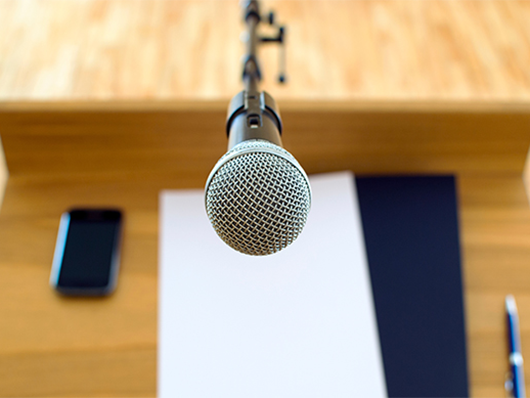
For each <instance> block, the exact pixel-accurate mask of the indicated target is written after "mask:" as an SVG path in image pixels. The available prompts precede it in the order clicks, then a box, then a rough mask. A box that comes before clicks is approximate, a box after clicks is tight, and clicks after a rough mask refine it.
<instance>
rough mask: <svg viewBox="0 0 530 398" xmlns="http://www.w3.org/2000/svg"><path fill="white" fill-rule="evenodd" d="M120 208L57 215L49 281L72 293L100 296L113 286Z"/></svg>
mask: <svg viewBox="0 0 530 398" xmlns="http://www.w3.org/2000/svg"><path fill="white" fill-rule="evenodd" d="M121 232H122V212H121V211H120V210H117V209H72V210H70V211H68V212H66V213H63V215H62V216H61V222H60V224H59V233H58V234H57V243H56V245H55V253H54V256H53V263H52V271H51V275H50V285H52V287H53V288H55V289H56V290H57V291H58V292H60V293H62V294H66V295H75V296H103V295H108V294H110V293H112V292H113V291H114V289H115V287H116V282H117V276H118V268H119V262H120V243H121Z"/></svg>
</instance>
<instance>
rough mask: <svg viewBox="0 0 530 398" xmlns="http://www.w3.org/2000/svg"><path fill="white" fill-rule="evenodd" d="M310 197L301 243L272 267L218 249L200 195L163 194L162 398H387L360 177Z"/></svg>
mask: <svg viewBox="0 0 530 398" xmlns="http://www.w3.org/2000/svg"><path fill="white" fill-rule="evenodd" d="M311 186H312V208H311V212H310V214H309V218H308V222H307V224H306V227H305V229H304V231H303V232H302V234H301V235H300V236H299V237H298V239H297V241H295V242H294V243H293V244H292V245H291V246H289V247H288V248H286V249H284V250H282V251H281V252H279V253H277V254H274V255H271V256H266V257H251V256H246V255H243V254H240V253H238V252H236V251H234V250H232V249H231V248H230V247H228V246H227V245H225V244H224V243H223V242H222V241H221V240H220V239H219V238H218V237H217V235H216V234H215V231H214V230H213V228H212V227H211V225H210V223H209V221H208V218H207V216H206V212H205V209H204V192H203V191H202V190H193V191H164V192H162V193H161V198H160V199H161V209H160V217H161V218H160V228H161V235H160V260H159V261H160V266H159V276H160V279H159V339H158V395H159V396H160V397H168V398H169V397H171V398H177V397H186V398H187V397H229V398H238V397H242V398H243V397H244V398H249V397H267V398H271V397H289V398H293V397H304V398H309V397H334V398H337V397H346V396H347V397H383V396H386V386H385V378H384V371H383V364H382V358H381V352H380V347H379V338H378V332H377V323H376V318H375V311H374V306H373V299H372V292H371V284H370V277H369V272H368V266H367V262H366V256H365V249H364V240H363V235H362V226H361V220H360V216H359V211H358V202H357V194H356V191H355V184H354V179H353V175H352V174H351V173H347V172H344V173H333V174H328V175H317V176H312V177H311Z"/></svg>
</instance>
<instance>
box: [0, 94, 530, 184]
mask: <svg viewBox="0 0 530 398" xmlns="http://www.w3.org/2000/svg"><path fill="white" fill-rule="evenodd" d="M283 105H285V106H283ZM348 105H349V106H348ZM280 106H281V109H282V110H281V112H282V120H283V123H284V130H285V134H284V144H285V146H286V148H288V149H289V150H292V151H293V153H295V154H296V156H297V158H298V160H299V161H300V162H301V164H302V165H303V166H304V167H305V168H306V170H307V171H308V172H309V173H318V172H324V171H331V170H342V169H346V168H349V169H352V170H353V171H354V172H358V173H372V174H374V173H394V174H395V173H408V172H416V171H423V172H437V173H458V174H460V173H483V172H496V173H499V172H514V173H515V172H517V173H522V172H523V168H524V164H525V161H526V156H527V152H528V148H529V146H530V134H529V128H530V108H528V107H520V108H516V107H514V108H507V107H505V106H503V105H502V104H486V105H480V106H478V105H477V106H469V107H467V106H464V105H460V106H459V109H457V108H455V109H450V108H443V107H439V106H438V105H433V106H431V107H429V106H428V104H425V103H423V104H421V105H418V106H416V107H415V106H414V105H413V104H409V105H408V106H407V105H406V104H394V105H387V106H382V105H380V106H379V108H378V107H376V106H371V107H370V106H369V105H367V104H362V103H359V104H357V105H355V104H354V103H350V104H344V103H343V104H342V105H340V106H339V105H337V106H334V105H333V104H329V103H327V104H326V103H321V105H319V104H318V103H307V102H295V103H289V102H288V101H284V102H281V103H280ZM24 109H27V111H23V110H21V109H20V108H15V107H13V106H11V107H8V108H6V109H4V110H2V109H1V108H0V123H1V124H2V140H3V143H4V147H5V150H6V158H7V162H8V164H9V170H10V173H11V175H13V176H15V175H24V176H25V177H35V178H36V177H38V178H41V179H43V178H56V179H57V178H67V177H68V176H71V175H99V176H100V178H107V179H108V178H117V177H122V178H129V176H130V175H131V174H133V175H134V177H135V178H139V176H143V178H146V179H149V178H153V176H156V175H157V174H159V173H164V174H167V173H176V174H180V175H186V176H187V179H188V180H189V179H192V178H195V180H194V182H193V186H198V185H199V184H198V182H199V181H200V183H201V184H202V183H204V179H205V176H207V175H208V172H209V169H210V168H211V167H212V166H213V165H214V164H215V162H216V161H217V159H218V158H219V157H220V156H221V154H223V153H224V151H225V150H226V136H225V134H224V133H223V131H224V123H225V117H226V103H223V102H222V101H220V102H211V103H209V104H207V105H204V103H202V102H199V101H198V102H196V106H195V107H194V106H193V103H192V102H187V103H184V104H183V105H179V103H176V102H174V103H171V104H166V106H165V107H164V106H161V107H160V109H156V108H155V107H154V106H153V105H151V108H150V109H145V110H142V111H139V110H138V104H136V105H135V106H134V107H132V108H131V109H129V110H127V109H125V108H124V107H123V106H121V107H117V108H116V109H114V110H113V109H112V108H111V107H109V105H106V108H105V109H103V110H99V111H98V110H97V109H95V108H94V109H92V110H91V109H90V108H88V109H83V107H82V106H77V107H73V106H70V107H69V108H68V109H66V110H63V109H61V108H60V107H55V108H53V109H52V108H50V109H48V108H47V106H46V104H44V105H43V109H41V110H38V109H37V108H36V107H27V106H26V107H25V108H24ZM32 109H33V110H32ZM116 148H119V150H118V151H116ZM154 178H156V177H154Z"/></svg>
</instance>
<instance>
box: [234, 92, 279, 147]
mask: <svg viewBox="0 0 530 398" xmlns="http://www.w3.org/2000/svg"><path fill="white" fill-rule="evenodd" d="M226 133H227V135H228V150H230V149H232V148H233V147H234V146H236V145H237V144H239V143H241V142H243V141H247V140H266V141H269V142H271V143H273V144H275V145H278V146H280V147H283V144H282V138H281V134H282V121H281V119H280V112H279V110H278V107H277V105H276V101H274V99H273V98H272V97H271V96H270V95H269V94H268V93H266V92H265V91H262V92H261V93H253V92H249V91H246V90H245V91H241V92H240V93H238V94H237V95H236V96H235V97H234V98H232V101H230V106H229V107H228V118H227V122H226Z"/></svg>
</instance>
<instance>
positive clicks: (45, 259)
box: [0, 101, 530, 397]
mask: <svg viewBox="0 0 530 398" xmlns="http://www.w3.org/2000/svg"><path fill="white" fill-rule="evenodd" d="M283 105H284V106H283V107H282V113H283V119H284V122H285V137H284V138H285V145H286V147H287V148H288V149H289V150H291V152H292V153H293V154H295V156H296V157H297V158H298V159H299V161H300V162H301V164H302V165H303V166H304V168H305V169H306V171H307V172H308V173H318V172H326V171H334V170H343V169H349V170H353V171H354V172H356V173H361V174H366V173H369V174H374V173H375V174H380V173H393V174H395V173H406V174H410V173H455V174H456V175H457V181H458V192H459V201H460V216H461V241H462V258H463V273H464V285H465V310H466V322H467V341H468V351H469V370H470V373H469V375H470V383H471V391H472V394H473V396H476V397H492V396H503V394H504V392H503V383H504V377H505V373H506V371H507V369H508V365H507V348H506V336H505V324H504V312H503V299H504V296H505V294H507V293H512V294H514V295H515V297H516V299H517V301H518V305H519V308H520V313H521V328H522V339H523V354H524V355H525V356H527V357H530V343H528V342H530V291H529V289H528V286H529V285H530V268H529V266H528V264H529V260H530V208H529V206H528V200H527V196H526V192H525V187H524V184H523V179H522V169H523V167H524V164H525V160H526V153H527V149H528V147H529V146H530V134H528V126H530V109H528V108H527V107H522V108H517V107H513V106H512V107H510V108H509V109H506V106H505V105H503V104H500V105H491V106H486V107H484V106H483V105H479V106H476V107H470V108H466V109H462V107H456V108H454V107H453V108H451V106H443V107H440V106H439V105H436V104H435V105H432V104H431V105H430V106H427V105H423V106H419V107H418V104H413V105H409V106H407V105H406V104H397V105H396V104H388V105H385V106H375V107H374V104H369V105H366V104H364V105H363V104H359V103H332V104H329V103H321V104H313V105H312V104H309V103H288V102H284V103H283ZM43 106H44V108H42V107H43ZM312 106H314V107H315V108H314V109H311V107H312ZM225 107H226V103H224V102H223V101H220V102H213V103H205V102H196V103H168V104H165V105H161V104H155V105H153V104H132V105H131V104H129V105H126V104H125V105H123V104H122V105H115V106H114V107H112V106H109V104H100V105H94V104H86V105H85V106H81V107H80V106H79V105H76V106H71V105H57V106H55V107H50V106H45V105H42V104H37V105H36V106H28V105H19V106H18V107H17V106H14V105H11V106H6V107H4V108H3V109H2V110H1V111H0V125H2V139H3V144H4V148H5V153H6V158H7V162H8V165H9V167H10V172H11V174H10V178H9V180H8V183H7V189H6V193H5V198H4V203H3V206H2V210H1V212H0V319H2V322H1V323H0V395H2V396H109V395H110V396H153V395H155V393H156V342H157V251H158V216H159V215H158V194H159V192H160V190H161V189H173V188H202V187H203V185H204V182H205V179H206V176H207V174H208V172H209V170H210V169H211V167H212V166H213V164H214V163H215V162H216V160H217V158H218V157H219V156H220V155H221V154H223V153H224V151H225V148H226V137H225V136H224V134H223V133H222V128H223V127H222V126H223V122H224V117H225ZM109 108H110V109H109ZM325 127H327V128H325ZM323 131H325V132H326V133H325V134H326V137H325V139H323V137H322V134H323V133H322V132H323ZM397 131H399V134H397V133H396V132H397ZM73 205H87V206H109V205H110V206H119V207H122V208H123V209H124V210H125V213H126V224H125V240H124V247H123V257H122V269H121V273H120V277H119V286H118V289H117V291H116V293H115V294H114V295H113V296H111V297H109V298H106V299H64V298H60V297H58V296H57V295H56V294H54V292H53V291H52V289H51V288H50V287H49V286H48V278H49V272H50V265H51V260H52V256H53V250H54V244H55V238H56V234H57V227H58V223H59V217H60V214H61V212H63V211H64V210H65V209H67V208H69V207H71V206H73ZM434 360H435V359H434ZM529 376H530V373H528V367H527V377H529Z"/></svg>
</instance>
